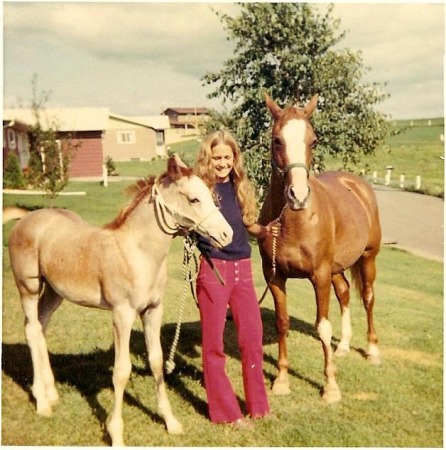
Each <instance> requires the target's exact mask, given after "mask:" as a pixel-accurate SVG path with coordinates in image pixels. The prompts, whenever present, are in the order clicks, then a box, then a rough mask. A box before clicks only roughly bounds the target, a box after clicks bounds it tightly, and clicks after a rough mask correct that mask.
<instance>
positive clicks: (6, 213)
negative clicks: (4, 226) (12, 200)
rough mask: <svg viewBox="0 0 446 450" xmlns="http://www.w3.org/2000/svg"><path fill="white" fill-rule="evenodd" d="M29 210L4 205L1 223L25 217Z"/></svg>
mask: <svg viewBox="0 0 446 450" xmlns="http://www.w3.org/2000/svg"><path fill="white" fill-rule="evenodd" d="M28 213H29V211H28V210H27V209H25V208H20V207H19V206H4V207H3V223H6V222H9V221H11V220H18V219H21V218H22V217H25V216H26V215H27V214H28Z"/></svg>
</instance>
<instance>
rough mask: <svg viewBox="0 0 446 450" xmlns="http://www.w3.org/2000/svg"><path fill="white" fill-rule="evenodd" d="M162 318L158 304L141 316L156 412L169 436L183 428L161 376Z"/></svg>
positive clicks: (180, 431) (161, 309)
mask: <svg viewBox="0 0 446 450" xmlns="http://www.w3.org/2000/svg"><path fill="white" fill-rule="evenodd" d="M162 316H163V305H162V303H161V302H160V303H159V304H158V305H157V306H156V307H155V308H152V309H147V310H146V311H145V312H144V314H142V315H141V320H142V323H143V326H144V337H145V341H146V347H147V353H148V359H149V365H150V368H151V370H152V373H153V377H154V378H155V383H156V390H157V396H158V410H159V412H160V414H161V416H162V417H163V418H164V420H165V422H166V427H167V431H168V432H169V433H170V434H182V433H183V426H182V425H181V423H180V422H179V421H178V420H177V419H176V417H175V416H174V415H173V412H172V408H171V406H170V402H169V399H168V398H167V392H166V385H165V383H164V376H163V352H162V348H161V341H160V332H161V321H162Z"/></svg>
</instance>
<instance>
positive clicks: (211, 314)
mask: <svg viewBox="0 0 446 450" xmlns="http://www.w3.org/2000/svg"><path fill="white" fill-rule="evenodd" d="M195 171H196V173H197V175H198V176H200V177H201V178H202V179H203V180H204V181H205V183H206V184H207V185H208V186H209V187H210V188H211V190H213V192H214V195H215V200H216V203H217V205H218V206H219V207H220V210H221V212H222V214H223V216H224V217H225V218H226V220H227V221H228V222H229V224H230V225H231V226H232V229H233V231H234V237H233V240H232V242H231V244H229V245H228V246H226V247H224V248H222V249H215V248H213V247H212V246H211V245H210V244H209V243H208V242H207V241H206V240H205V239H203V238H199V242H198V247H199V248H200V250H201V252H202V253H203V254H204V255H205V256H206V257H201V262H200V270H199V273H198V278H197V297H198V303H199V307H200V318H201V328H202V350H203V369H204V382H205V388H206V394H207V399H208V406H209V415H210V419H211V421H212V422H215V423H231V424H233V425H234V426H236V427H239V428H248V427H249V428H250V427H252V424H251V423H250V422H249V421H248V420H247V419H244V418H243V414H242V412H241V409H240V406H239V403H238V401H237V398H236V395H235V393H234V390H233V388H232V386H231V383H230V381H229V378H228V376H227V374H226V371H225V361H226V356H225V353H224V342H223V335H224V329H225V321H226V313H227V309H228V306H229V307H230V308H231V311H232V316H233V319H234V323H235V326H236V329H237V335H238V345H239V348H240V353H241V361H242V374H243V386H244V391H245V401H246V409H247V412H248V414H249V416H250V417H251V418H254V419H257V418H261V417H263V416H265V415H267V414H268V413H269V404H268V398H267V394H266V389H265V383H264V378H263V349H262V337H263V328H262V320H261V316H260V308H259V305H258V301H257V295H256V292H255V289H254V283H253V278H252V267H251V247H250V245H249V242H248V236H247V233H246V230H247V231H248V232H249V233H251V234H253V235H254V236H256V237H260V238H262V237H263V236H266V233H268V232H271V229H270V226H269V225H268V226H266V227H264V226H262V225H260V224H258V223H256V218H257V208H256V199H255V195H254V189H253V186H252V185H251V183H250V182H249V180H248V179H247V176H246V173H245V170H244V168H243V162H242V154H241V151H240V149H239V147H238V145H237V142H236V141H235V139H234V138H233V137H232V135H231V134H229V133H228V132H226V131H216V132H213V133H211V134H209V135H208V136H207V137H206V138H205V139H204V140H203V142H202V144H201V147H200V149H199V152H198V155H197V162H196V167H195ZM212 266H214V267H215V269H217V270H218V272H219V273H220V275H221V277H222V279H223V280H224V282H225V285H222V284H221V282H220V281H219V279H218V277H217V275H216V273H215V272H214V271H213V268H212Z"/></svg>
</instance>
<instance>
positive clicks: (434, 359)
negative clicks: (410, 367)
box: [383, 348, 443, 367]
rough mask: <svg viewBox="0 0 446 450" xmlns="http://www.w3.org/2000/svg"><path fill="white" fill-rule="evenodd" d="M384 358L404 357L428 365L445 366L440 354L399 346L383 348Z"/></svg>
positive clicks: (415, 362)
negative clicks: (400, 347)
mask: <svg viewBox="0 0 446 450" xmlns="http://www.w3.org/2000/svg"><path fill="white" fill-rule="evenodd" d="M383 354H384V359H385V358H386V357H389V358H395V359H403V360H406V361H409V362H412V363H414V364H420V365H422V366H428V367H443V361H442V359H441V357H439V356H438V355H433V354H431V353H426V352H420V351H418V350H402V349H399V348H386V349H383Z"/></svg>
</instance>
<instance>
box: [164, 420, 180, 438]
mask: <svg viewBox="0 0 446 450" xmlns="http://www.w3.org/2000/svg"><path fill="white" fill-rule="evenodd" d="M167 432H168V433H169V434H173V435H175V434H184V430H183V425H181V423H180V422H178V421H177V420H175V421H172V422H170V423H169V424H168V425H167Z"/></svg>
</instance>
